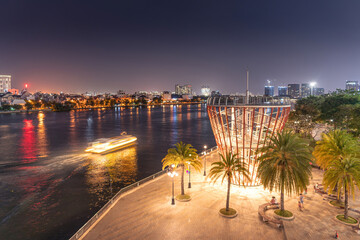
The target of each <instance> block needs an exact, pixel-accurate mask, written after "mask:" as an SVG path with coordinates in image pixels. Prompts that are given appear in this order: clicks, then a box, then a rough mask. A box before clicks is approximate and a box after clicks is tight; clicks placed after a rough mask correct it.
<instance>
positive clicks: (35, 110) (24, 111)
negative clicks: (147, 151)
mask: <svg viewBox="0 0 360 240" xmlns="http://www.w3.org/2000/svg"><path fill="white" fill-rule="evenodd" d="M197 104H204V102H186V103H157V104H134V105H123V106H122V105H121V106H120V105H119V106H113V107H108V106H102V107H83V108H72V109H69V110H63V111H53V110H52V109H48V108H45V109H31V110H13V111H0V114H9V113H31V112H68V111H77V110H93V109H114V108H118V107H125V108H131V107H151V106H169V105H197Z"/></svg>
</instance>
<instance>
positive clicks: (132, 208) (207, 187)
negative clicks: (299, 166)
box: [83, 153, 360, 240]
mask: <svg viewBox="0 0 360 240" xmlns="http://www.w3.org/2000/svg"><path fill="white" fill-rule="evenodd" d="M216 160H218V155H217V153H213V154H210V155H208V156H207V162H208V164H207V166H208V169H209V168H210V164H209V163H210V162H213V161H216ZM191 177H192V188H191V189H188V188H187V182H188V181H187V179H188V175H186V178H185V179H186V181H185V183H186V184H185V186H186V190H185V191H186V192H187V193H189V194H190V195H191V197H192V200H191V201H190V202H176V205H171V204H170V203H171V179H170V177H169V176H167V175H164V176H161V177H159V178H158V179H155V180H153V181H151V182H149V183H148V184H145V185H143V186H140V187H139V188H137V189H136V190H134V191H132V192H130V193H129V194H127V195H124V196H123V197H122V198H121V199H120V200H119V201H118V202H117V204H116V205H115V206H114V207H113V208H112V209H111V210H110V211H109V212H108V213H107V214H106V215H105V216H104V217H103V218H102V219H101V220H100V221H99V222H98V223H97V224H96V225H94V226H93V228H92V229H91V230H90V231H89V232H88V233H87V235H85V236H84V238H83V239H86V240H91V239H254V240H255V239H256V240H257V239H266V240H268V239H286V238H287V239H301V240H303V239H317V240H319V239H329V238H330V237H331V235H332V234H333V233H335V229H336V230H338V231H339V233H340V236H341V237H342V239H356V238H360V236H359V235H356V234H355V233H353V232H351V227H348V226H345V225H342V224H341V223H337V222H335V220H334V216H335V213H341V210H338V209H335V208H333V207H331V206H329V205H328V204H327V202H325V201H323V200H322V198H321V197H320V196H319V195H318V196H317V195H315V194H314V193H312V192H311V191H310V190H309V194H308V197H309V200H306V202H305V204H306V205H305V207H306V210H305V211H304V212H299V211H297V210H296V206H297V200H296V197H293V198H286V202H285V207H286V208H287V209H289V210H291V211H293V212H294V213H295V215H296V219H295V220H294V221H293V222H286V223H285V231H284V230H280V229H278V228H276V227H275V226H274V225H271V224H267V223H264V222H262V221H261V219H260V217H259V216H258V212H257V211H258V206H259V205H260V204H262V203H265V202H268V201H270V199H271V196H272V194H270V193H269V192H268V191H265V190H263V188H262V187H248V188H245V189H244V188H242V187H238V186H232V193H231V199H230V206H231V207H232V208H235V209H237V210H238V214H239V215H238V216H237V217H236V218H234V219H226V218H223V217H221V216H219V214H218V211H219V209H220V208H223V207H225V200H226V183H225V182H224V184H223V185H221V184H220V183H219V182H217V183H215V184H213V183H209V180H208V179H206V178H205V177H204V176H203V174H202V173H196V174H194V173H192V175H191ZM313 181H314V182H315V181H317V182H321V179H320V180H318V179H316V178H314V180H313ZM311 187H312V186H311ZM179 193H180V176H179V177H177V179H176V182H175V194H179ZM275 196H277V198H278V195H275ZM310 198H311V199H312V200H310ZM278 199H279V198H278ZM310 204H311V206H310ZM308 205H309V206H308ZM268 212H269V211H268ZM269 214H271V212H269ZM357 217H358V216H357ZM285 234H286V235H285Z"/></svg>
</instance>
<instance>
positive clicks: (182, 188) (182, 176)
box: [181, 165, 185, 195]
mask: <svg viewBox="0 0 360 240" xmlns="http://www.w3.org/2000/svg"><path fill="white" fill-rule="evenodd" d="M184 171H185V168H184V165H182V166H181V195H185V188H184Z"/></svg>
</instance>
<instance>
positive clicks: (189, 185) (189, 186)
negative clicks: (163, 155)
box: [186, 162, 191, 188]
mask: <svg viewBox="0 0 360 240" xmlns="http://www.w3.org/2000/svg"><path fill="white" fill-rule="evenodd" d="M186 163H187V164H188V166H189V170H188V171H189V184H188V188H191V180H190V174H191V172H190V162H186Z"/></svg>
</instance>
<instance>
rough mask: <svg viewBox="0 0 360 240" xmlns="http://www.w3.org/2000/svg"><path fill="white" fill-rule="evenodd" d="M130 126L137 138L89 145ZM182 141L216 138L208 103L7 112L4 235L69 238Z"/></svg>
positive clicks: (0, 144) (1, 135) (2, 156)
mask: <svg viewBox="0 0 360 240" xmlns="http://www.w3.org/2000/svg"><path fill="white" fill-rule="evenodd" d="M123 131H126V132H127V133H128V134H131V135H135V136H136V137H137V138H138V143H137V144H136V145H133V146H131V147H128V148H125V149H122V150H119V151H116V152H113V153H110V154H107V155H94V154H88V153H85V152H84V149H85V148H86V147H87V145H88V143H89V142H91V141H94V140H95V139H97V138H108V137H114V136H118V135H119V134H120V133H121V132H123ZM179 141H184V142H186V143H191V144H192V145H193V146H194V147H195V148H197V149H202V147H203V145H205V144H206V145H207V146H209V147H212V146H215V141H214V137H213V134H212V131H211V126H210V122H209V119H208V116H207V113H206V106H205V105H200V104H199V105H183V106H175V105H169V106H155V107H143V108H116V109H102V110H101V109H96V110H86V111H71V112H45V113H43V112H37V113H28V114H25V113H23V114H15V113H13V114H0V239H68V238H69V237H71V236H72V234H74V233H75V232H76V231H77V230H78V229H79V228H80V227H81V226H82V225H83V224H84V223H85V222H86V221H87V220H88V219H89V218H91V217H92V216H93V214H94V213H95V212H96V211H97V210H99V209H100V208H101V207H102V206H103V205H104V204H105V203H106V202H107V201H108V200H109V199H110V198H111V197H112V196H113V195H114V194H115V193H116V192H117V191H118V190H119V189H120V188H122V187H124V186H127V185H129V184H131V183H133V182H136V181H138V180H140V179H142V178H144V177H146V176H149V175H151V174H153V173H155V172H158V171H160V170H161V159H162V158H163V157H164V156H165V155H166V152H167V149H168V148H170V147H172V146H173V145H174V144H175V143H177V142H179Z"/></svg>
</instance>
